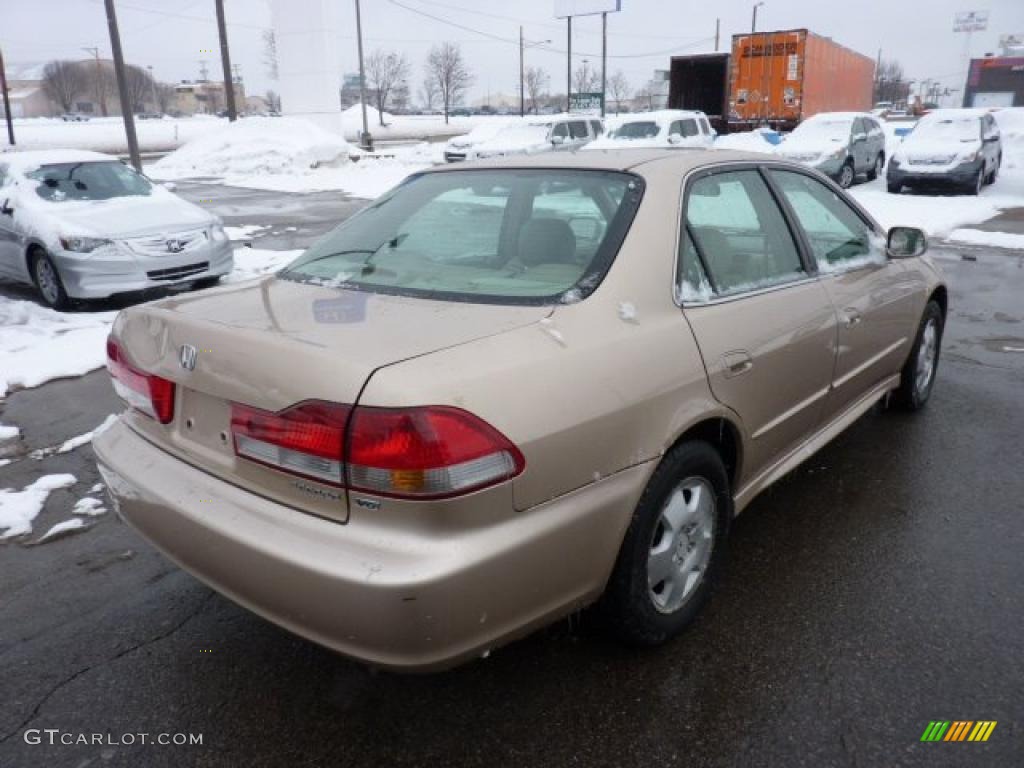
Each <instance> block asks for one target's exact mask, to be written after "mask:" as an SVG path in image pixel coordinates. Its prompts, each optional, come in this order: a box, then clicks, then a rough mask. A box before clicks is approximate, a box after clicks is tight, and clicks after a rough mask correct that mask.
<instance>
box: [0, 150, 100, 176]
mask: <svg viewBox="0 0 1024 768" xmlns="http://www.w3.org/2000/svg"><path fill="white" fill-rule="evenodd" d="M111 161H114V162H117V158H116V157H114V156H113V155H104V154H103V153H102V152H90V151H88V150H84V149H28V150H18V151H15V152H3V153H0V164H2V165H6V166H7V167H8V168H10V169H11V170H12V171H18V172H19V173H29V172H30V171H34V170H35V169H36V168H39V167H40V166H43V165H54V164H57V163H97V162H111Z"/></svg>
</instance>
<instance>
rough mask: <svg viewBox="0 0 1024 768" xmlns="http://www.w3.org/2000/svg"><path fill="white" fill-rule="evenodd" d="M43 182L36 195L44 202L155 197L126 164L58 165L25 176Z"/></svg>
mask: <svg viewBox="0 0 1024 768" xmlns="http://www.w3.org/2000/svg"><path fill="white" fill-rule="evenodd" d="M25 175H26V176H27V177H28V178H30V179H35V180H37V181H40V182H42V183H41V184H39V185H38V186H37V187H36V194H37V195H39V196H40V197H41V198H43V200H50V201H52V202H57V203H59V202H63V201H65V200H110V199H111V198H114V197H135V196H140V195H149V194H152V191H153V185H152V184H150V183H149V182H148V181H147V180H146V178H145V177H144V176H141V175H140V174H138V173H136V172H135V171H134V170H132V169H131V168H129V167H128V166H127V165H125V164H124V163H119V162H117V161H116V160H111V161H109V162H84V163H55V164H53V165H44V166H41V167H40V168H37V169H36V170H34V171H31V172H30V173H27V174H25Z"/></svg>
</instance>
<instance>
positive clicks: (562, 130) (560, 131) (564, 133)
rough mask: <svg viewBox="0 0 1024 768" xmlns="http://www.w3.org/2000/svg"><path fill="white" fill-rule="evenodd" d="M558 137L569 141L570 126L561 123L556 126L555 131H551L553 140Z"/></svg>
mask: <svg viewBox="0 0 1024 768" xmlns="http://www.w3.org/2000/svg"><path fill="white" fill-rule="evenodd" d="M556 136H561V137H562V138H563V139H568V138H569V126H567V125H566V124H565V123H559V124H558V125H556V126H555V129H554V130H553V131H551V138H555V137H556Z"/></svg>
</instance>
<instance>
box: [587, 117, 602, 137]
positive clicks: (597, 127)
mask: <svg viewBox="0 0 1024 768" xmlns="http://www.w3.org/2000/svg"><path fill="white" fill-rule="evenodd" d="M590 129H591V130H592V131H593V132H594V136H600V135H601V134H602V133H604V126H603V125H601V121H600V120H591V121H590Z"/></svg>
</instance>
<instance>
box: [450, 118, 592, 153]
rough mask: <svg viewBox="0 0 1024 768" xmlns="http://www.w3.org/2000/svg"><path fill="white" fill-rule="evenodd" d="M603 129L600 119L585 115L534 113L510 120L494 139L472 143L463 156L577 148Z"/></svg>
mask: <svg viewBox="0 0 1024 768" xmlns="http://www.w3.org/2000/svg"><path fill="white" fill-rule="evenodd" d="M603 132H604V124H603V123H602V122H601V120H600V119H598V118H596V117H590V116H588V115H558V116H556V117H543V116H535V117H530V118H526V119H525V120H521V121H517V122H514V123H511V124H510V125H507V126H506V127H505V128H503V129H502V130H501V131H499V132H498V133H497V134H496V135H495V136H494V138H492V139H489V140H487V141H483V142H480V143H479V144H477V145H475V146H474V147H472V148H471V149H470V151H469V152H468V153H467V159H481V158H487V157H503V156H506V155H533V154H537V153H538V152H552V151H564V150H568V149H579V148H581V147H582V146H583V145H584V144H587V143H588V142H591V141H593V140H594V139H596V138H597V137H599V136H600V135H601V134H602V133H603Z"/></svg>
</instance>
